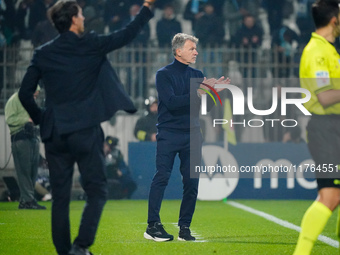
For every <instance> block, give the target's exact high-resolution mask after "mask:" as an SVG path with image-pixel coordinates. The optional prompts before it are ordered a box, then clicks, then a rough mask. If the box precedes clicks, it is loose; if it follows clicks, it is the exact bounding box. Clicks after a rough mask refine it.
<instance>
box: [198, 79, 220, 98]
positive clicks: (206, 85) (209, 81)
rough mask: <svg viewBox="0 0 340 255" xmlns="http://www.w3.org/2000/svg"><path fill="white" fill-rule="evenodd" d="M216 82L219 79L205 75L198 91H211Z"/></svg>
mask: <svg viewBox="0 0 340 255" xmlns="http://www.w3.org/2000/svg"><path fill="white" fill-rule="evenodd" d="M216 82H217V80H216V79H215V78H210V79H207V78H206V77H204V80H203V82H202V83H201V85H200V89H199V90H198V93H200V94H201V95H203V94H205V93H206V92H205V91H204V90H208V91H209V90H210V88H213V87H214V86H215V84H216ZM209 87H210V88H209ZM202 89H204V90H202Z"/></svg>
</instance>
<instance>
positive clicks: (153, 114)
mask: <svg viewBox="0 0 340 255" xmlns="http://www.w3.org/2000/svg"><path fill="white" fill-rule="evenodd" d="M157 111H158V101H157V99H151V100H150V99H149V105H148V113H147V115H146V116H143V117H141V118H139V119H138V121H137V123H136V126H135V130H134V135H135V137H136V138H137V139H138V140H139V141H141V142H142V141H151V142H156V134H157V127H156V124H157V117H158V116H157Z"/></svg>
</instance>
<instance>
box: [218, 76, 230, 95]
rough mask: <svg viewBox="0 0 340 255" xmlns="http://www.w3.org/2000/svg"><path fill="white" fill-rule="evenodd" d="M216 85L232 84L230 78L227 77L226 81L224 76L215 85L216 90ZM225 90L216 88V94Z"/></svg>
mask: <svg viewBox="0 0 340 255" xmlns="http://www.w3.org/2000/svg"><path fill="white" fill-rule="evenodd" d="M216 84H230V79H229V77H227V78H226V79H224V76H222V77H221V78H219V79H218V80H217V81H216V83H215V84H214V88H215V85H216ZM224 89H225V88H216V92H220V91H222V90H224Z"/></svg>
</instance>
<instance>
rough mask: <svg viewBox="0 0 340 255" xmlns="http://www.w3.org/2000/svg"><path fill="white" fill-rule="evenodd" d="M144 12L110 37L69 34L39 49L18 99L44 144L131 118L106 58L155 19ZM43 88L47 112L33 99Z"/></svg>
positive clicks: (129, 105)
mask: <svg viewBox="0 0 340 255" xmlns="http://www.w3.org/2000/svg"><path fill="white" fill-rule="evenodd" d="M152 16H153V14H152V12H151V11H150V10H149V8H146V7H143V8H142V9H141V11H140V13H139V14H138V15H137V17H136V19H135V20H134V21H132V22H131V23H130V24H129V25H127V26H126V27H125V28H124V29H122V30H120V31H118V32H115V33H111V34H108V35H97V34H96V33H93V32H91V33H89V34H86V35H84V36H82V37H79V36H77V35H76V34H75V33H73V32H70V31H68V32H65V33H62V34H60V35H59V36H58V37H56V38H55V39H54V40H53V41H50V42H48V43H47V44H45V45H43V46H41V47H39V48H37V49H36V50H35V52H34V55H33V58H32V62H31V64H30V66H29V67H28V69H27V72H26V74H25V76H24V79H23V81H22V84H21V88H20V90H19V99H20V101H21V103H22V105H23V106H24V108H25V109H26V110H27V112H28V113H29V115H30V116H31V118H32V120H33V122H34V123H35V124H37V125H38V124H40V133H41V138H42V140H43V141H46V140H47V139H48V138H50V137H51V134H52V131H53V129H54V128H55V129H56V131H57V133H58V134H60V135H62V134H68V133H72V132H75V131H78V130H81V129H84V128H89V127H93V126H95V125H98V124H99V123H100V122H102V121H106V120H108V119H110V118H111V117H112V116H113V114H114V113H115V112H116V111H117V110H125V111H127V112H130V113H133V112H135V111H136V109H135V107H134V105H133V103H132V101H131V100H130V98H129V96H128V95H127V94H126V92H125V91H124V89H123V86H122V84H121V82H120V81H119V78H118V77H117V75H116V73H115V72H114V70H113V68H112V67H111V65H110V63H109V62H108V60H107V58H106V54H107V53H109V52H111V51H113V50H115V49H118V48H120V47H122V46H124V45H126V44H128V43H129V42H131V41H132V40H133V39H134V38H135V36H136V35H137V34H138V33H139V31H140V30H141V29H142V28H143V26H144V25H145V24H146V23H147V22H148V21H149V20H150V19H151V18H152ZM40 79H41V80H42V82H43V84H44V88H45V95H46V101H45V108H44V109H41V108H40V107H38V105H37V104H36V102H35V100H34V98H33V94H34V92H35V90H36V88H37V85H38V82H39V80H40Z"/></svg>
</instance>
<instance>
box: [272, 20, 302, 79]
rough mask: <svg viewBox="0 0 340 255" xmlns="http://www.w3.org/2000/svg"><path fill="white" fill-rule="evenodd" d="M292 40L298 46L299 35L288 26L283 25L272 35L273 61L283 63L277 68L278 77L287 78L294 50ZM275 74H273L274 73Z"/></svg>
mask: <svg viewBox="0 0 340 255" xmlns="http://www.w3.org/2000/svg"><path fill="white" fill-rule="evenodd" d="M293 42H295V43H296V47H298V43H299V36H298V35H297V33H295V32H294V31H293V30H292V29H290V28H289V27H286V26H283V27H282V28H280V29H279V30H278V31H277V32H275V34H274V35H273V37H272V49H274V59H275V60H276V61H275V62H278V63H280V64H283V66H282V67H280V68H279V69H278V72H279V73H278V77H279V78H287V77H289V76H290V75H291V74H290V66H291V61H292V60H293V59H294V56H293V55H292V53H293V50H294V45H293ZM274 76H275V74H274Z"/></svg>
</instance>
